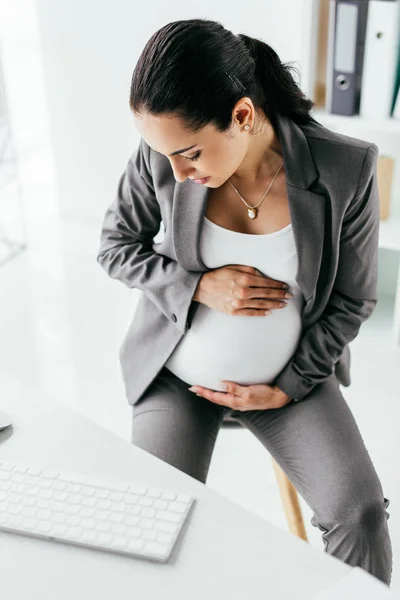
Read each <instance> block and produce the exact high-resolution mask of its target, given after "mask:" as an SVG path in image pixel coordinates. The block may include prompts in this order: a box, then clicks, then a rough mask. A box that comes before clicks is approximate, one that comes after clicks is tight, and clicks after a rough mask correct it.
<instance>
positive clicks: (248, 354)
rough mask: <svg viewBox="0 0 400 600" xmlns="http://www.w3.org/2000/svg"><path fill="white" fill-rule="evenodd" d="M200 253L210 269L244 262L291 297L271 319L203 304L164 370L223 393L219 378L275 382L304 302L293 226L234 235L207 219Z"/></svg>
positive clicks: (294, 337)
mask: <svg viewBox="0 0 400 600" xmlns="http://www.w3.org/2000/svg"><path fill="white" fill-rule="evenodd" d="M203 223H204V227H202V231H201V236H200V255H201V259H202V261H203V262H204V264H205V265H206V266H207V267H208V268H210V269H216V268H218V267H222V266H224V265H230V264H241V265H249V266H252V267H255V268H256V269H258V270H259V271H261V273H263V275H265V276H268V277H272V278H273V279H278V280H280V281H284V282H286V283H287V284H288V285H289V290H288V291H290V292H291V293H292V294H293V298H287V299H285V301H286V302H287V303H288V304H287V306H286V307H285V308H277V309H272V313H271V314H270V315H268V316H267V315H265V316H262V317H258V316H249V315H243V316H239V315H228V314H226V313H223V312H220V311H215V310H211V309H210V308H209V307H208V306H206V305H205V304H201V303H200V304H199V306H198V308H197V310H196V312H195V314H194V317H193V321H192V325H191V328H190V329H188V330H187V332H186V334H185V335H184V336H183V337H182V338H181V340H180V341H179V342H178V344H177V346H176V347H175V349H174V351H173V352H172V354H171V355H170V357H169V358H168V360H167V362H166V363H165V366H166V367H167V368H168V369H169V370H170V371H172V372H173V373H174V374H175V375H176V376H177V377H179V378H180V379H182V380H183V381H185V382H186V383H187V384H189V385H201V386H204V387H207V388H210V389H212V390H216V391H224V387H223V385H222V384H221V383H220V380H221V379H227V380H229V381H234V382H236V383H238V384H239V385H251V384H255V383H263V384H269V383H272V382H273V380H274V379H275V377H276V376H277V375H278V373H279V372H280V371H281V370H282V368H283V367H284V366H285V365H286V363H287V362H288V361H289V359H290V358H291V356H292V355H293V353H294V351H295V350H296V347H297V344H298V341H299V338H300V334H301V328H302V323H301V313H302V308H303V303H304V298H303V295H302V293H301V290H300V288H299V286H298V285H297V282H296V274H297V267H298V262H297V252H296V247H295V241H294V237H293V232H292V225H291V224H289V225H288V226H287V227H285V228H284V229H281V230H280V231H276V232H274V233H267V234H261V235H257V234H248V233H239V232H236V231H231V230H230V229H225V228H224V227H221V226H219V225H217V224H216V223H213V222H212V221H210V220H209V219H207V218H206V217H204V220H203Z"/></svg>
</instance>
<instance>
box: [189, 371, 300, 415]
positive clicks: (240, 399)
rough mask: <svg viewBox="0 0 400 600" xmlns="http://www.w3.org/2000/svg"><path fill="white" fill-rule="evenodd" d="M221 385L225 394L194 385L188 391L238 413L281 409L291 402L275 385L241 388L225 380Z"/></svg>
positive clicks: (256, 385)
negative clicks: (223, 386) (238, 411)
mask: <svg viewBox="0 0 400 600" xmlns="http://www.w3.org/2000/svg"><path fill="white" fill-rule="evenodd" d="M221 383H224V384H225V389H226V390H227V392H215V391H213V390H210V389H208V388H205V387H202V386H201V385H194V386H192V387H190V388H189V390H190V391H193V392H196V395H197V396H202V397H203V398H206V399H207V400H210V401H211V402H214V403H215V404H221V405H222V406H228V407H229V408H233V409H234V410H240V411H244V410H267V409H269V408H281V407H282V406H285V405H286V404H289V402H291V400H292V399H291V397H290V396H288V395H287V394H286V393H285V392H284V391H283V390H281V389H279V388H278V387H277V386H275V385H274V386H270V385H264V384H255V385H246V386H242V385H239V384H238V383H234V382H233V381H227V380H226V379H222V380H221Z"/></svg>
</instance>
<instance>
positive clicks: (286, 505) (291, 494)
mask: <svg viewBox="0 0 400 600" xmlns="http://www.w3.org/2000/svg"><path fill="white" fill-rule="evenodd" d="M222 426H223V427H226V428H235V427H242V424H241V423H239V421H235V420H234V419H231V418H230V417H229V416H228V417H224V420H223V422H222ZM272 466H273V468H274V472H275V477H276V480H277V482H278V488H279V493H280V496H281V500H282V504H283V509H284V511H285V515H286V520H287V524H288V527H289V531H290V533H293V535H296V536H297V537H299V538H301V539H302V540H305V541H306V542H307V541H308V539H307V534H306V530H305V527H304V521H303V515H302V512H301V508H300V503H299V497H298V494H297V490H296V488H295V487H294V485H293V484H292V482H291V481H290V479H289V478H288V476H287V475H286V473H285V472H284V471H283V470H282V469H281V467H280V466H279V465H278V463H277V462H276V460H275V459H274V458H272Z"/></svg>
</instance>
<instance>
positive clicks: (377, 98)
mask: <svg viewBox="0 0 400 600" xmlns="http://www.w3.org/2000/svg"><path fill="white" fill-rule="evenodd" d="M399 84H400V1H399V0H330V2H329V29H328V48H327V71H326V106H325V108H326V111H327V112H329V113H333V114H338V115H360V116H362V117H367V118H373V119H378V118H384V119H385V118H389V117H395V118H400V91H399Z"/></svg>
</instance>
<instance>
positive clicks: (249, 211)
mask: <svg viewBox="0 0 400 600" xmlns="http://www.w3.org/2000/svg"><path fill="white" fill-rule="evenodd" d="M282 166H283V161H282V162H281V164H280V165H279V169H278V170H277V172H276V173H275V175H274V177H273V179H272V181H271V183H270V184H269V187H268V189H267V191H266V192H265V194H264V196H263V197H262V198H261V200H260V202H259V203H258V204H256V205H255V206H249V205H248V204H247V202H246V200H245V199H244V198H242V196H241V195H240V194H239V192H238V190H237V189H236V188H235V186H234V185H233V183H232V182H231V181H230V180H229V179H228V181H229V183H230V184H231V186H232V187H233V189H234V190H235V192H236V193H237V195H238V196H239V198H240V199H241V200H242V201H243V202H244V203H245V205H246V206H247V214H248V216H249V218H250V219H255V218H256V216H257V213H258V211H257V208H256V207H257V206H259V205H260V204H261V202H262V201H263V200H264V198H265V196H266V195H267V194H268V192H269V190H270V189H271V187H272V184H273V183H274V181H275V179H276V176H277V175H278V173H279V171H280V170H281V168H282Z"/></svg>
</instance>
